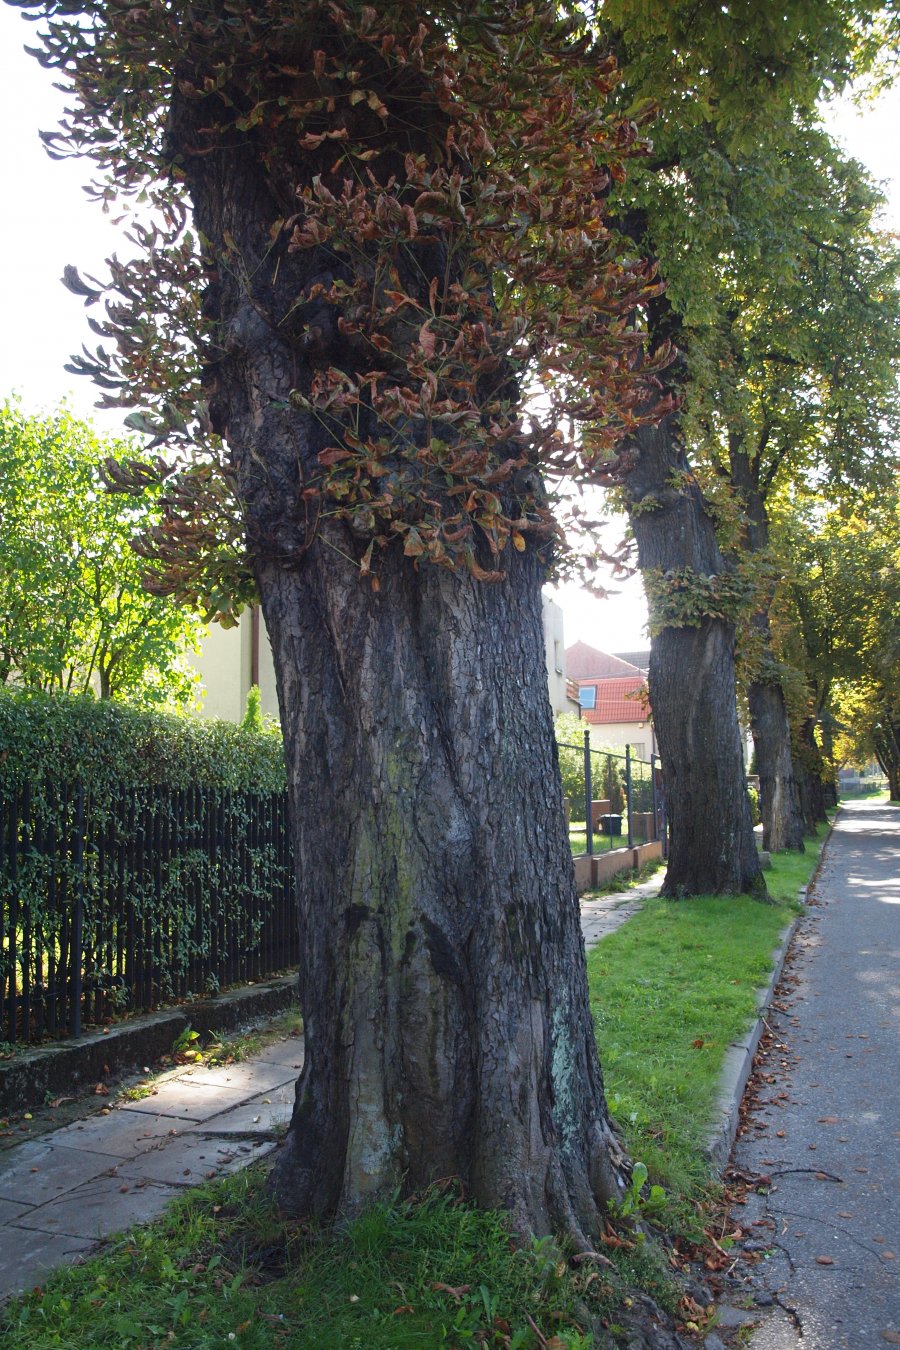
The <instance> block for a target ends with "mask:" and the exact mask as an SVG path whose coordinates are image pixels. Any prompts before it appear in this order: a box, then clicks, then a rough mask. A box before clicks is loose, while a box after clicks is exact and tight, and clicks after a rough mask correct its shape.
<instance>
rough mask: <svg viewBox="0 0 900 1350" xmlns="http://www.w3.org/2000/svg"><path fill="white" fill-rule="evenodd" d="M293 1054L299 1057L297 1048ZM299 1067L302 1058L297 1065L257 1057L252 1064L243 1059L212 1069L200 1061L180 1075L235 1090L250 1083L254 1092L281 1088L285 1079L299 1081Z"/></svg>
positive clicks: (188, 1079)
mask: <svg viewBox="0 0 900 1350" xmlns="http://www.w3.org/2000/svg"><path fill="white" fill-rule="evenodd" d="M292 1054H293V1057H294V1059H296V1058H297V1054H296V1050H293V1051H292ZM299 1069H300V1064H299V1062H298V1063H297V1064H296V1065H282V1064H272V1063H270V1062H269V1061H268V1060H265V1059H263V1058H262V1057H260V1059H254V1060H253V1062H252V1064H248V1063H245V1062H243V1061H242V1062H241V1063H239V1064H225V1065H219V1066H217V1067H216V1068H214V1069H208V1068H207V1067H206V1065H197V1066H196V1068H193V1069H185V1070H184V1072H183V1073H180V1074H179V1075H178V1079H179V1081H181V1080H184V1081H185V1082H188V1083H196V1084H197V1085H198V1086H199V1087H205V1086H211V1087H223V1088H230V1089H231V1090H232V1091H235V1092H243V1091H244V1090H245V1089H246V1088H248V1087H249V1088H250V1090H251V1091H253V1092H264V1091H265V1090H266V1088H277V1087H281V1086H282V1085H283V1084H284V1083H294V1082H296V1079H297V1073H298V1071H299Z"/></svg>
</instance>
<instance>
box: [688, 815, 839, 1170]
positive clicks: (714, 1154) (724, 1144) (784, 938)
mask: <svg viewBox="0 0 900 1350" xmlns="http://www.w3.org/2000/svg"><path fill="white" fill-rule="evenodd" d="M835 820H837V813H836V814H835V816H834V818H833V819H832V821H831V824H830V826H829V828H828V833H827V834H826V836H825V838H824V839H823V840H822V847H821V849H820V851H819V857H818V861H817V862H816V865H815V867H814V868H813V870H812V873H811V875H810V878H809V881H808V882H807V884H806V886H804V887H802V888H801V890H800V898H801V899H802V901H803V903H804V905H805V904H807V903H808V900H809V895H810V893H811V892H812V889H813V887H814V886H815V884H816V881H817V879H818V876H819V872H820V871H821V868H822V863H823V861H824V859H825V849H826V848H827V846H828V841H829V839H830V838H831V832H832V830H833V829H834V821H835ZM802 918H803V914H802V913H801V914H798V915H797V916H796V918H794V919H793V920H792V921H791V922H790V923H789V924H787V925H786V927H785V928H784V929H782V932H781V936H780V937H779V939H778V946H777V947H776V948H775V949H774V951H773V953H772V961H773V967H772V973H771V975H770V976H769V979H768V981H767V983H766V984H765V986H764V987H763V988H762V989H761V990H760V991H759V993H758V994H757V998H756V1017H755V1019H754V1022H753V1025H752V1026H751V1028H750V1030H749V1031H748V1032H747V1034H746V1035H745V1036H743V1037H742V1038H741V1039H740V1040H739V1041H736V1042H735V1043H734V1044H733V1045H731V1046H729V1048H728V1050H727V1052H726V1054H725V1061H724V1063H723V1065H722V1072H721V1075H720V1078H719V1089H718V1092H717V1093H716V1104H715V1107H714V1109H713V1123H712V1125H711V1126H710V1127H709V1130H708V1132H707V1135H706V1139H705V1141H704V1144H703V1154H704V1156H705V1157H706V1159H707V1161H708V1162H709V1164H710V1166H711V1167H712V1168H713V1169H714V1170H715V1171H716V1172H722V1171H723V1170H724V1168H725V1165H726V1163H727V1162H728V1159H729V1157H730V1156H731V1146H732V1144H733V1143H734V1138H735V1135H736V1134H737V1127H738V1121H739V1119H740V1108H741V1102H742V1101H743V1099H744V1092H745V1091H746V1088H747V1083H748V1082H749V1080H750V1075H751V1073H752V1072H753V1058H754V1056H755V1054H756V1052H757V1050H758V1049H759V1042H760V1039H761V1038H762V1034H763V1029H764V1027H765V1024H766V1022H765V1015H766V1013H767V1012H768V1011H769V1007H770V1005H771V1002H772V997H773V995H774V993H775V989H776V987H777V985H778V981H779V980H780V979H781V975H782V972H783V971H784V963H785V960H786V959H787V954H788V951H789V949H790V945H791V942H792V941H793V939H794V934H795V933H796V931H797V927H798V925H799V923H800V920H801V919H802Z"/></svg>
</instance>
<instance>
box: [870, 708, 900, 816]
mask: <svg viewBox="0 0 900 1350" xmlns="http://www.w3.org/2000/svg"><path fill="white" fill-rule="evenodd" d="M874 740H875V756H876V758H877V760H878V763H879V764H880V766H881V769H882V772H883V773H884V774H885V775H886V776H887V780H888V792H889V795H890V799H891V801H892V802H896V801H900V717H893V716H891V714H890V713H889V712H886V713H885V714H884V715H883V716H882V717H881V719H880V722H879V725H878V727H877V728H876V731H875V737H874Z"/></svg>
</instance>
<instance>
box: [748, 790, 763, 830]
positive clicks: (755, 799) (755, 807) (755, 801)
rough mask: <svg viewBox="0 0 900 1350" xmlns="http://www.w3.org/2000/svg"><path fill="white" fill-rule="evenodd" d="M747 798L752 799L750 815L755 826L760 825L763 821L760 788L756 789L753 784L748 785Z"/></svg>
mask: <svg viewBox="0 0 900 1350" xmlns="http://www.w3.org/2000/svg"><path fill="white" fill-rule="evenodd" d="M747 796H748V797H749V798H750V815H751V817H752V819H753V824H754V825H758V824H759V823H760V821H761V820H762V816H761V815H760V813H759V788H757V787H754V786H753V784H752V783H748V784H747Z"/></svg>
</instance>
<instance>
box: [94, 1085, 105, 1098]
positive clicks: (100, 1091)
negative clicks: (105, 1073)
mask: <svg viewBox="0 0 900 1350" xmlns="http://www.w3.org/2000/svg"><path fill="white" fill-rule="evenodd" d="M94 1096H95V1097H108V1096H109V1088H108V1087H107V1086H106V1084H105V1083H96V1084H95V1085H94Z"/></svg>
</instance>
